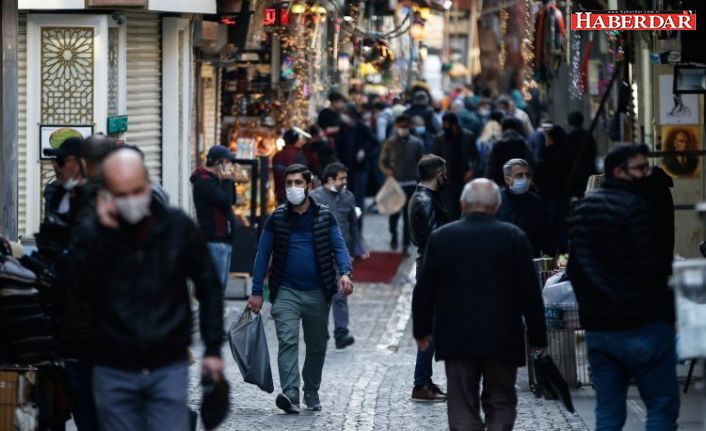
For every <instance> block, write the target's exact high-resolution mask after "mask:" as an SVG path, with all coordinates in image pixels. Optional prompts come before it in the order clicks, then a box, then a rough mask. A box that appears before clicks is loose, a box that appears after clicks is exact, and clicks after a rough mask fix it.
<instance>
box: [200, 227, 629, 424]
mask: <svg viewBox="0 0 706 431" xmlns="http://www.w3.org/2000/svg"><path fill="white" fill-rule="evenodd" d="M366 222H367V223H370V226H371V228H370V230H369V231H370V232H371V233H370V234H369V235H368V236H367V238H366V240H367V241H368V242H369V244H370V245H371V247H372V248H373V249H380V250H385V248H386V247H387V244H385V241H384V237H382V236H380V235H378V236H376V235H375V234H374V233H372V232H377V231H380V230H383V229H384V228H385V223H386V220H385V219H384V217H382V216H379V215H371V216H370V217H369V218H368V219H366ZM413 271H414V266H413V265H412V261H409V260H408V261H407V262H406V263H405V264H403V265H402V266H401V267H400V270H399V273H398V275H397V276H396V277H395V280H394V281H393V282H392V283H391V284H383V283H374V284H372V283H371V284H364V285H361V286H360V287H359V290H358V292H356V294H355V296H353V297H351V301H350V313H351V316H352V321H353V323H352V324H351V330H352V331H353V332H354V333H355V336H356V342H355V344H354V345H353V346H351V347H350V348H347V349H345V350H335V349H334V348H333V345H332V346H331V347H330V353H329V355H328V356H327V358H326V365H325V367H324V376H323V381H324V382H325V385H324V386H323V387H322V390H321V401H322V403H325V405H326V406H330V407H328V408H325V409H324V410H322V411H321V412H316V413H308V412H307V413H304V414H301V415H299V416H284V415H282V414H280V413H279V412H278V411H277V408H276V407H275V406H274V404H272V397H271V396H270V395H268V394H266V393H264V392H262V391H260V390H259V389H257V388H256V387H254V386H252V385H249V384H246V383H243V382H242V377H241V376H240V373H239V372H238V368H237V365H236V364H235V362H234V361H233V360H232V358H228V360H227V361H226V378H227V379H228V380H229V381H230V382H231V384H232V388H233V389H232V394H231V396H232V403H233V409H232V411H231V413H230V416H229V418H228V419H227V420H226V421H225V423H224V424H223V426H222V427H220V428H219V429H221V430H224V431H226V430H233V431H235V430H248V429H250V430H270V429H271V430H275V429H286V430H293V431H299V430H302V431H303V430H316V431H319V430H321V431H324V430H346V431H348V430H350V431H353V430H356V431H365V430H390V431H392V430H401V431H402V430H407V431H424V430H432V429H439V428H440V427H441V428H442V429H443V424H444V422H445V421H446V418H445V416H446V407H445V405H444V404H440V403H435V404H434V403H433V404H429V403H416V402H414V401H412V400H410V398H409V392H410V384H409V380H410V376H411V375H412V374H413V371H414V359H415V356H416V345H415V344H414V342H413V339H412V335H411V324H410V323H411V322H410V309H411V301H412V297H411V294H412V282H411V279H410V276H411V275H413ZM244 305H245V302H243V301H228V303H227V306H226V309H227V310H229V311H233V310H238V309H242V307H243V306H244ZM264 313H265V315H267V310H265V311H264ZM265 328H266V330H267V335H268V338H269V339H270V340H272V339H275V337H276V336H275V333H274V325H273V322H272V320H271V319H269V318H267V319H266V321H265ZM330 329H331V330H332V329H333V327H331V328H330ZM197 344H198V343H197ZM331 344H333V343H331ZM274 351H276V346H275V345H272V346H271V350H270V352H274ZM301 351H302V353H303V349H302V350H301ZM274 358H275V356H274V354H273V355H272V360H273V362H272V366H273V367H275V366H276V362H275V360H274ZM302 358H303V355H302ZM273 369H274V368H273ZM199 375H200V374H199V368H198V366H197V365H194V366H192V370H191V381H190V384H189V388H190V400H191V402H190V404H191V405H192V406H194V407H196V406H197V405H198V396H199V392H200V390H199V389H198V386H199V384H200V378H199ZM434 375H435V376H438V383H439V384H440V385H442V386H446V381H445V377H444V368H443V366H442V364H441V363H438V362H437V363H435V364H434ZM275 385H277V377H276V376H275ZM518 395H519V407H518V410H519V411H518V420H517V424H516V427H515V429H516V430H522V431H550V430H556V431H559V430H561V431H576V430H580V431H584V430H589V429H590V428H589V427H588V426H587V425H586V424H585V422H584V420H582V419H581V417H579V416H578V415H572V414H570V413H568V412H566V410H564V408H563V407H562V406H561V405H560V403H559V402H558V401H544V400H541V399H537V398H536V397H535V396H534V395H533V394H532V393H531V392H530V391H529V385H528V381H527V374H526V371H521V372H520V377H519V379H518ZM587 420H590V418H587ZM636 420H639V419H637V418H636Z"/></svg>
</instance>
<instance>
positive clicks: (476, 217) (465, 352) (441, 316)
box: [412, 179, 547, 431]
mask: <svg viewBox="0 0 706 431" xmlns="http://www.w3.org/2000/svg"><path fill="white" fill-rule="evenodd" d="M461 199H462V202H463V213H464V218H463V219H461V220H459V221H457V222H454V223H451V224H448V225H446V226H444V227H442V228H440V229H438V230H437V231H436V232H434V233H432V235H431V237H430V239H429V243H428V244H427V251H426V254H425V257H424V263H423V264H422V269H421V275H420V277H419V281H418V282H417V286H416V287H415V290H414V295H413V299H412V313H413V314H412V316H413V322H414V337H415V338H416V339H417V343H418V344H419V347H420V349H422V350H425V349H427V348H428V347H429V343H430V341H431V339H432V333H433V339H434V341H435V343H436V359H437V360H444V361H446V377H447V380H448V417H449V428H450V429H451V430H452V431H461V430H463V431H468V430H473V431H475V430H479V431H480V430H485V429H489V430H511V429H512V428H513V424H514V422H515V417H516V415H517V393H516V390H515V381H516V378H517V367H521V366H523V365H524V364H525V342H524V340H525V328H524V327H525V325H526V327H527V336H528V338H529V342H530V345H531V346H532V347H533V348H534V350H535V351H538V352H540V353H541V349H542V348H543V347H544V346H546V344H547V338H546V330H545V325H544V305H543V304H542V296H541V292H540V289H539V285H538V283H537V274H536V272H535V270H534V265H533V263H532V252H531V249H530V245H529V241H527V237H526V236H525V234H524V233H522V231H521V230H520V229H519V228H517V227H515V226H512V225H510V224H508V223H503V222H499V221H496V220H495V218H494V217H495V214H496V213H497V212H498V208H499V207H500V190H499V188H498V187H497V185H495V184H494V183H493V182H492V181H489V180H486V179H478V180H474V181H472V182H471V183H469V184H467V185H466V187H465V188H464V190H463V194H462V198H461ZM523 319H524V324H523ZM481 380H482V387H483V388H482V393H481V390H480V386H481ZM481 405H482V407H483V412H484V414H485V421H483V420H482V419H481V415H480V406H481Z"/></svg>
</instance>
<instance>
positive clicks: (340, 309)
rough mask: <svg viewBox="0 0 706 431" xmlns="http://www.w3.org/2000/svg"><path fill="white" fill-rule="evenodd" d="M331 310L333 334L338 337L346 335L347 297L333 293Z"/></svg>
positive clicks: (347, 319)
mask: <svg viewBox="0 0 706 431" xmlns="http://www.w3.org/2000/svg"><path fill="white" fill-rule="evenodd" d="M331 310H332V313H333V327H334V331H333V336H334V337H335V338H339V337H342V336H344V335H348V333H349V331H348V321H349V317H348V316H349V314H348V297H347V296H345V295H341V294H340V293H336V294H335V295H333V301H331Z"/></svg>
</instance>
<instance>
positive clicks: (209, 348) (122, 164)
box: [69, 149, 223, 431]
mask: <svg viewBox="0 0 706 431" xmlns="http://www.w3.org/2000/svg"><path fill="white" fill-rule="evenodd" d="M103 172H104V188H103V189H102V190H101V191H100V192H99V195H98V199H97V213H98V217H94V218H92V219H91V220H87V221H86V223H84V224H83V225H82V227H81V229H80V230H79V231H78V233H77V234H76V235H75V236H74V238H73V240H74V241H73V243H72V245H71V247H70V254H69V256H70V267H71V271H70V273H71V274H72V283H71V284H70V286H71V288H73V289H75V291H76V293H77V295H79V296H80V297H81V298H84V299H85V300H86V302H87V303H88V304H90V308H91V310H93V311H94V312H93V313H92V316H91V317H92V325H91V330H92V343H90V350H91V357H92V359H93V361H94V362H93V363H94V364H95V367H94V369H93V394H94V397H95V403H96V412H97V418H98V424H99V428H100V429H101V430H106V431H119V430H127V429H129V430H144V429H147V428H146V426H147V423H148V419H149V425H150V429H165V430H167V429H168V430H185V429H187V427H188V425H187V424H188V420H189V415H188V409H187V405H186V402H187V400H186V391H187V384H188V374H189V373H188V369H189V365H188V362H187V361H188V347H189V344H190V342H191V332H192V331H191V301H190V298H191V294H190V292H189V288H188V286H187V280H191V282H193V285H194V290H195V292H196V297H197V298H198V300H199V303H200V307H199V308H200V322H199V328H200V330H201V335H202V339H203V341H204V345H205V351H204V358H203V362H202V366H203V372H204V373H207V374H209V375H210V376H211V377H212V378H213V379H214V381H218V380H219V379H222V378H223V360H222V359H221V343H222V338H223V299H222V293H221V291H220V289H219V286H220V282H219V279H218V276H217V274H216V270H215V267H214V265H213V261H212V260H211V258H210V256H209V252H208V248H207V246H206V241H205V239H204V237H203V235H202V233H201V232H200V231H199V230H198V228H197V227H196V225H195V224H194V222H193V221H191V219H190V218H189V217H188V216H187V215H186V214H184V213H183V212H181V211H179V210H176V209H172V208H167V207H165V206H163V205H162V204H161V203H160V202H159V201H157V200H156V199H153V198H151V187H150V181H149V175H148V172H147V168H146V167H145V165H144V162H143V161H142V159H141V157H140V155H139V154H138V153H137V152H135V151H133V150H130V149H121V150H118V151H116V152H114V153H112V154H111V155H110V156H108V158H107V159H106V161H105V164H104V168H103Z"/></svg>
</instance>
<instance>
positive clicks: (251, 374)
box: [228, 310, 275, 393]
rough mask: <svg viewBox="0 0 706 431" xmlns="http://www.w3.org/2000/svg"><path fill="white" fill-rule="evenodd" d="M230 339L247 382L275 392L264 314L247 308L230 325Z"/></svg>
mask: <svg viewBox="0 0 706 431" xmlns="http://www.w3.org/2000/svg"><path fill="white" fill-rule="evenodd" d="M228 340H229V341H230V349H231V351H232V352H233V358H234V359H235V362H236V363H237V364H238V368H240V374H242V376H243V380H244V381H245V383H252V384H253V385H257V386H258V387H259V388H260V389H262V390H263V391H265V392H268V393H272V392H274V391H275V386H274V383H273V382H272V370H271V369H270V353H269V351H268V350H267V337H266V336H265V327H264V326H263V324H262V316H261V315H259V314H254V313H252V312H251V311H250V310H245V311H244V312H243V313H242V314H240V315H239V316H237V318H236V320H235V321H234V322H233V324H232V325H231V326H230V330H229V331H228Z"/></svg>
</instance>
